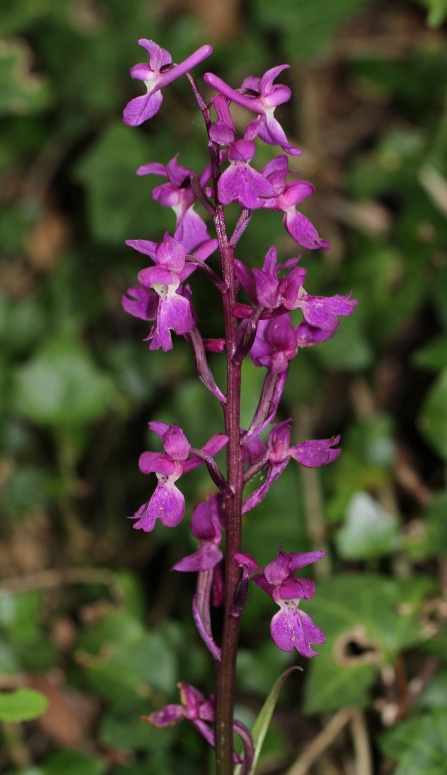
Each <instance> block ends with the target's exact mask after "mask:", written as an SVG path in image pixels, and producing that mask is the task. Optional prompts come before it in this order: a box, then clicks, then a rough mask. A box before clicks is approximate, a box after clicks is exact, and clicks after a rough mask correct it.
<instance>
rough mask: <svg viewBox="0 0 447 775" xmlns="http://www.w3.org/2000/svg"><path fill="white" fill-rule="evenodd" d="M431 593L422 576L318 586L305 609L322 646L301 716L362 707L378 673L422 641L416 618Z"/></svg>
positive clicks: (359, 578)
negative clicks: (324, 637)
mask: <svg viewBox="0 0 447 775" xmlns="http://www.w3.org/2000/svg"><path fill="white" fill-rule="evenodd" d="M432 588H433V582H432V581H431V580H430V579H428V578H425V577H424V578H418V579H406V580H402V581H393V580H392V579H388V578H386V577H383V576H380V575H378V574H377V575H374V574H362V575H360V574H354V573H353V574H347V573H346V574H340V575H339V576H338V577H335V578H331V579H328V580H326V581H322V582H319V584H318V586H317V594H316V595H315V597H314V598H313V599H312V600H309V601H306V604H305V610H306V613H308V614H309V615H310V616H311V617H312V619H313V620H314V621H315V623H316V624H317V625H318V626H319V627H321V629H322V630H323V632H325V633H326V634H327V641H326V643H325V644H324V645H323V646H321V647H319V649H318V650H319V652H320V656H319V657H318V658H316V659H312V661H311V666H310V675H309V678H308V680H307V683H306V687H305V709H306V712H307V713H322V712H329V711H332V710H338V709H339V708H344V707H348V706H349V705H361V706H365V705H367V704H368V689H369V687H370V686H371V684H372V683H373V681H374V679H375V677H376V674H377V672H378V670H379V669H380V668H381V667H383V666H384V665H387V664H392V663H393V661H394V659H395V658H396V655H397V654H398V653H399V652H400V651H401V650H402V649H403V648H408V647H409V646H410V645H413V644H416V643H417V642H418V641H419V640H420V638H421V637H422V626H421V625H420V624H418V622H417V613H418V610H419V608H420V606H421V603H422V601H423V599H424V596H425V595H426V594H427V592H428V591H429V590H431V589H432ZM303 608H304V605H303Z"/></svg>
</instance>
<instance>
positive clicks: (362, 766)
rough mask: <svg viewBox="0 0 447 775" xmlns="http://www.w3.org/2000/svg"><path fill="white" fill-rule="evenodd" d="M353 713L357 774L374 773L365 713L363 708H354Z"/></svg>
mask: <svg viewBox="0 0 447 775" xmlns="http://www.w3.org/2000/svg"><path fill="white" fill-rule="evenodd" d="M351 714H352V715H351V734H352V742H353V743H354V752H355V768H356V775H373V769H372V761H371V748H370V744H369V735H368V729H367V727H366V723H365V716H364V713H363V711H362V709H361V708H352V710H351Z"/></svg>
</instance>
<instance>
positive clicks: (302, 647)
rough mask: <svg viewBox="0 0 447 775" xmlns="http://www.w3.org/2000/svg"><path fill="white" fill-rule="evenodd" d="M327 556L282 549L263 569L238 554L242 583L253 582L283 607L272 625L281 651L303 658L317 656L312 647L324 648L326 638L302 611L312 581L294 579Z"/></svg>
mask: <svg viewBox="0 0 447 775" xmlns="http://www.w3.org/2000/svg"><path fill="white" fill-rule="evenodd" d="M324 555H325V552H291V554H287V553H286V552H285V551H284V550H283V548H282V547H280V548H279V550H278V557H277V558H276V560H273V562H271V563H269V564H268V565H266V567H265V568H261V567H260V565H258V563H257V562H256V560H254V559H253V557H252V556H251V555H250V554H245V553H238V554H235V556H234V559H235V560H236V562H237V563H238V564H239V565H240V566H241V567H242V568H243V570H244V580H243V583H244V584H245V586H246V584H247V582H248V580H249V579H252V580H253V581H254V582H255V584H257V585H258V586H259V587H261V589H263V590H264V592H267V594H268V595H270V597H272V598H273V600H274V601H275V603H277V604H278V605H279V607H280V611H278V613H277V614H275V615H274V617H273V619H272V623H271V625H270V632H271V635H272V638H273V641H274V642H275V643H276V645H277V646H278V648H279V649H281V651H293V650H294V649H296V650H297V651H298V652H299V653H300V654H302V655H303V657H315V656H318V652H317V651H314V650H313V649H312V648H311V646H310V644H311V643H317V644H322V643H325V641H326V635H325V634H324V632H323V631H322V630H320V628H319V627H317V625H316V624H314V622H313V621H312V619H311V618H310V616H308V614H306V613H304V611H300V610H299V608H298V606H299V604H300V600H310V598H311V597H313V595H314V592H315V584H314V582H313V581H312V579H301V578H299V579H297V578H295V573H296V571H298V570H300V569H301V568H304V567H305V565H309V564H310V563H312V562H317V560H321V558H322V557H324Z"/></svg>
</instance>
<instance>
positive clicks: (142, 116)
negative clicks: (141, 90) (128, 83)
mask: <svg viewBox="0 0 447 775" xmlns="http://www.w3.org/2000/svg"><path fill="white" fill-rule="evenodd" d="M162 102H163V95H162V93H161V91H155V92H151V93H149V94H144V95H143V96H141V97H135V98H134V99H133V100H131V101H130V102H128V103H127V105H126V107H125V108H124V111H123V120H124V123H125V124H127V125H128V126H140V124H142V123H143V122H144V121H147V120H148V119H149V118H152V117H153V116H155V114H156V113H158V111H159V110H160V108H161V103H162Z"/></svg>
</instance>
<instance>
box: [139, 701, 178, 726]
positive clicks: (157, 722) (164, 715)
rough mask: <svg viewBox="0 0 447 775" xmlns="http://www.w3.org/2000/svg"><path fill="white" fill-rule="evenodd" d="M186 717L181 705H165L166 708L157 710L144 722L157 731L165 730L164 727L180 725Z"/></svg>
mask: <svg viewBox="0 0 447 775" xmlns="http://www.w3.org/2000/svg"><path fill="white" fill-rule="evenodd" d="M184 717H185V714H184V712H183V708H182V706H181V705H165V706H164V708H160V710H156V711H155V712H154V713H151V715H150V716H147V718H145V719H144V720H145V721H147V722H148V723H149V724H151V725H152V726H153V727H156V728H157V729H163V728H164V727H171V726H173V724H178V723H179V721H182V720H183V719H184Z"/></svg>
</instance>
